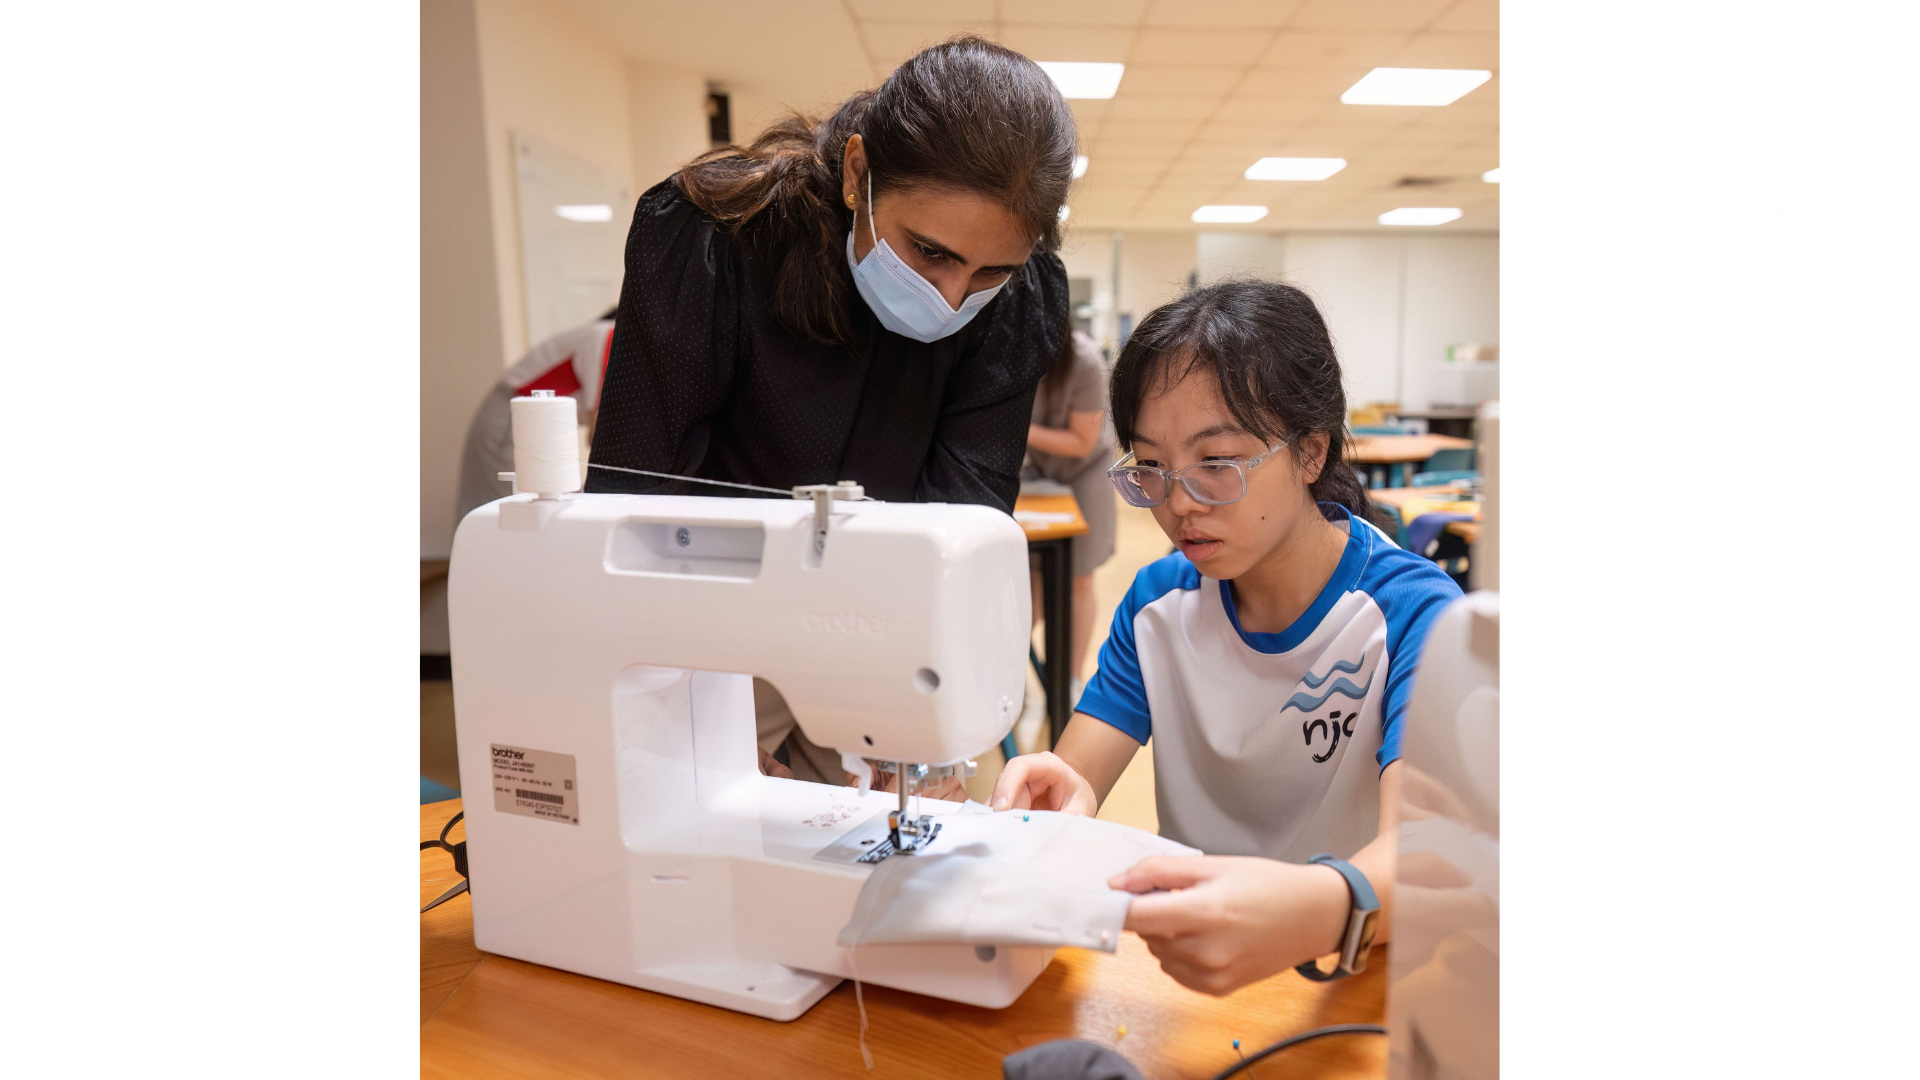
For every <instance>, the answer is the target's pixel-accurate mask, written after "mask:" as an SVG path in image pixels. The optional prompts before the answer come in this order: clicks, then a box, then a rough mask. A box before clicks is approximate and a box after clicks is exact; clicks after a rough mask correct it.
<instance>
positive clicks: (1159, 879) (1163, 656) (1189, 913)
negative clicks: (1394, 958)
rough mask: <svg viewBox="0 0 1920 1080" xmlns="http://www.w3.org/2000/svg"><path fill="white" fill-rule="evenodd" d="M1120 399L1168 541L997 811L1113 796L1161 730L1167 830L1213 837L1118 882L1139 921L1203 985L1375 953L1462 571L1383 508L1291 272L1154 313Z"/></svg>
mask: <svg viewBox="0 0 1920 1080" xmlns="http://www.w3.org/2000/svg"><path fill="white" fill-rule="evenodd" d="M1111 412H1112V416H1113V422H1114V427H1115V430H1116V433H1117V435H1118V438H1119V442H1120V445H1121V446H1122V447H1124V448H1125V449H1126V450H1127V451H1128V454H1127V456H1126V457H1125V458H1123V459H1121V461H1120V463H1119V464H1117V465H1115V466H1114V467H1113V468H1112V469H1111V470H1109V476H1110V478H1111V480H1112V482H1113V484H1114V486H1115V487H1116V488H1117V489H1118V490H1119V492H1120V495H1121V497H1122V498H1124V499H1125V500H1126V501H1127V502H1129V503H1131V504H1132V505H1134V506H1139V507H1146V508H1149V509H1151V510H1152V511H1153V515H1154V518H1155V520H1156V521H1158V522H1159V524H1160V527H1161V528H1162V529H1163V530H1165V532H1166V534H1167V536H1168V538H1169V539H1171V540H1172V541H1173V542H1174V544H1175V547H1176V548H1177V550H1176V551H1175V552H1174V553H1173V554H1171V555H1168V556H1167V557H1166V558H1163V559H1161V560H1159V561H1158V562H1155V563H1152V564H1150V565H1148V566H1147V567H1145V568H1143V569H1142V570H1141V571H1140V573H1139V574H1138V576H1136V577H1135V579H1134V583H1133V587H1132V588H1131V589H1130V590H1129V591H1128V593H1127V596H1126V598H1125V599H1124V600H1122V602H1121V604H1120V607H1119V610H1118V611H1116V612H1115V614H1114V620H1113V627H1112V631H1111V633H1110V635H1109V637H1108V639H1107V642H1106V644H1105V645H1104V646H1102V648H1101V650H1100V666H1099V671H1098V672H1097V673H1096V674H1095V675H1094V677H1093V679H1092V680H1090V681H1089V682H1088V684H1087V687H1086V690H1085V692H1084V693H1083V694H1082V695H1081V697H1080V701H1079V704H1078V707H1077V708H1076V710H1075V713H1074V716H1073V719H1072V720H1071V722H1069V724H1068V725H1067V729H1066V731H1065V732H1064V733H1063V735H1062V736H1061V739H1060V743H1059V745H1058V746H1057V747H1056V748H1055V750H1054V751H1053V752H1052V753H1042V754H1028V755H1023V756H1021V757H1017V758H1015V759H1014V760H1013V761H1012V762H1011V763H1009V764H1008V766H1007V769H1006V771H1005V772H1004V773H1002V774H1001V777H1000V780H999V782H998V784H997V785H996V786H995V788H994V792H993V807H994V808H995V809H1026V808H1039V809H1044V810H1063V811H1068V812H1074V813H1082V814H1093V813H1096V812H1098V810H1099V807H1100V803H1101V801H1102V800H1103V799H1104V798H1105V797H1106V795H1107V792H1108V791H1110V790H1111V789H1112V788H1113V784H1114V782H1115V781H1116V780H1118V779H1119V777H1120V773H1121V771H1122V770H1123V769H1125V768H1126V766H1127V763H1128V762H1129V761H1131V760H1132V758H1133V755H1134V754H1135V753H1136V752H1137V751H1138V750H1139V749H1140V748H1141V747H1142V746H1143V745H1146V744H1147V741H1148V738H1149V736H1151V737H1152V740H1153V741H1152V745H1153V770H1154V783H1155V797H1156V802H1157V805H1158V809H1159V816H1160V832H1161V834H1162V835H1164V836H1167V837H1170V838H1172V839H1175V840H1179V841H1181V842H1183V843H1186V844H1190V845H1192V846H1194V847H1197V848H1199V849H1201V850H1202V851H1205V852H1207V854H1206V855H1204V856H1198V857H1190V858H1154V859H1148V860H1145V861H1144V862H1142V863H1140V864H1139V865H1138V866H1136V867H1134V868H1133V869H1131V870H1129V871H1128V872H1126V873H1125V874H1122V875H1120V876H1119V877H1117V878H1116V879H1115V880H1114V882H1113V886H1114V887H1115V888H1123V889H1126V890H1128V891H1130V892H1135V893H1140V894H1143V895H1139V896H1136V897H1135V899H1134V900H1133V901H1132V904H1131V907H1130V909H1129V913H1128V916H1127V928H1128V929H1130V930H1133V931H1135V932H1137V933H1139V934H1140V935H1141V936H1142V937H1144V938H1145V939H1146V940H1147V942H1148V945H1149V946H1150V947H1151V948H1152V949H1153V951H1154V954H1155V955H1156V956H1158V957H1159V958H1160V961H1161V965H1162V967H1164V968H1165V970H1166V971H1167V973H1168V974H1170V975H1172V976H1173V977H1174V978H1175V979H1178V980H1179V981H1181V982H1182V983H1185V984H1186V985H1188V986H1191V987H1193V988H1195V989H1198V990H1203V991H1207V992H1211V993H1220V994H1223V993H1226V992H1228V991H1230V990H1233V989H1235V988H1236V987H1239V986H1242V985H1245V984H1246V983H1249V982H1252V981H1254V980H1256V979H1260V978H1265V977H1266V976H1268V975H1272V974H1274V973H1276V972H1279V971H1282V970H1284V969H1285V968H1287V967H1298V968H1300V970H1301V972H1302V974H1303V975H1307V976H1308V977H1310V978H1329V977H1338V976H1339V975H1340V974H1343V973H1346V972H1349V971H1352V970H1359V969H1360V967H1364V964H1365V955H1366V950H1367V948H1368V947H1370V945H1371V942H1372V941H1373V940H1374V939H1375V934H1376V930H1384V927H1385V926H1387V925H1389V924H1390V923H1389V916H1390V911H1391V905H1392V898H1393V886H1394V881H1393V876H1394V861H1395V855H1396V852H1395V842H1394V837H1393V834H1394V831H1395V829H1396V828H1397V825H1398V820H1397V818H1398V812H1399V805H1400V801H1399V791H1400V785H1401V784H1402V782H1403V779H1402V775H1401V774H1402V768H1401V767H1400V765H1399V764H1398V763H1397V759H1398V758H1399V748H1400V729H1401V723H1402V721H1403V719H1404V717H1405V715H1406V710H1407V702H1408V699H1409V697H1410V696H1411V690H1412V687H1413V672H1414V669H1415V666H1416V664H1417V663H1418V661H1419V657H1420V646H1421V643H1422V642H1423V641H1424V639H1425V637H1426V632H1427V629H1428V627H1429V626H1430V624H1431V623H1432V620H1433V619H1434V617H1435V616H1437V615H1438V614H1439V613H1440V610H1441V609H1442V608H1443V607H1445V606H1446V604H1447V603H1448V602H1449V601H1451V600H1452V599H1454V598H1455V597H1457V596H1459V595H1460V590H1459V588H1458V587H1457V586H1455V585H1454V583H1453V581H1452V579H1450V578H1448V577H1447V575H1446V574H1445V573H1443V572H1442V571H1441V570H1440V568H1439V567H1437V566H1435V565H1434V564H1433V563H1432V562H1429V561H1428V560H1426V559H1423V558H1420V557H1419V556H1418V555H1415V554H1414V553H1412V552H1407V551H1402V550H1400V549H1399V548H1397V547H1395V546H1394V544H1393V542H1392V541H1391V540H1389V539H1388V538H1387V536H1386V534H1384V533H1382V532H1381V531H1380V530H1379V529H1378V528H1376V527H1374V525H1373V524H1372V523H1371V522H1370V521H1369V520H1368V517H1369V514H1370V507H1369V504H1368V501H1367V495H1366V490H1365V489H1364V488H1363V487H1362V486H1361V484H1360V482H1359V480H1358V478H1357V477H1356V476H1355V474H1354V472H1353V468H1352V466H1351V465H1350V464H1349V463H1348V462H1347V461H1346V460H1345V454H1344V451H1345V448H1346V434H1345V418H1346V397H1345V394H1344V392H1343V391H1342V389H1341V374H1340V365H1339V362H1338V360H1337V359H1336V358H1335V355H1334V350H1333V343H1332V340H1331V339H1330V337H1329V336H1328V334H1327V328H1326V324H1325V322H1324V321H1323V320H1322V319H1321V317H1320V313H1319V311H1318V310H1317V309H1316V308H1315V307H1314V305H1313V302H1312V300H1310V299H1309V298H1308V297H1307V296H1306V295H1305V294H1304V293H1302V292H1300V291H1299V290H1298V289H1295V288H1292V287H1290V286H1287V285H1281V284H1277V283H1273V282H1265V281H1257V280H1242V281H1230V282H1225V283H1222V284H1217V285H1212V286H1209V287H1207V288H1203V289H1197V290H1193V291H1190V292H1189V293H1187V294H1186V295H1185V296H1183V297H1181V298H1180V299H1179V300H1177V301H1175V302H1173V303H1171V304H1168V305H1166V306H1165V307H1162V308H1160V309H1158V310H1156V311H1154V312H1153V313H1152V314H1151V315H1149V316H1148V317H1147V318H1146V320H1145V321H1143V322H1142V323H1141V324H1140V326H1139V328H1138V329H1137V330H1135V331H1134V333H1133V336H1132V337H1131V338H1130V339H1129V340H1128V342H1127V345H1126V348H1125V349H1124V350H1122V352H1121V354H1120V359H1119V360H1118V362H1117V363H1116V364H1115V366H1114V371H1113V376H1112V391H1111ZM1319 864H1324V865H1319ZM1362 939H1364V940H1362ZM1378 939H1379V940H1384V933H1379V934H1378ZM1329 953H1339V954H1341V960H1340V961H1339V962H1338V963H1337V964H1336V965H1335V967H1334V969H1333V970H1332V971H1331V972H1327V971H1323V970H1322V969H1321V968H1319V967H1315V966H1314V959H1315V958H1316V957H1321V956H1324V955H1327V954H1329ZM1356 964H1357V965H1359V966H1355V965H1356Z"/></svg>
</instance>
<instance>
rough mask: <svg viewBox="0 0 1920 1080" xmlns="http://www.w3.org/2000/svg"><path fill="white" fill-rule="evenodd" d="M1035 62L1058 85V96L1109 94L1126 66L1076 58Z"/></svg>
mask: <svg viewBox="0 0 1920 1080" xmlns="http://www.w3.org/2000/svg"><path fill="white" fill-rule="evenodd" d="M1037 63H1039V65H1040V70H1041V71H1044V72H1046V73H1047V78H1049V79H1052V80H1053V85H1055V86H1057V87H1059V88H1060V96H1061V97H1070V98H1110V97H1112V96H1113V92H1114V91H1115V90H1118V89H1120V76H1121V75H1123V74H1125V72H1126V70H1127V65H1125V64H1083V63H1081V62H1079V61H1077V60H1040V61H1037Z"/></svg>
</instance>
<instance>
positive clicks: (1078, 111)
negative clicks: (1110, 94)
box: [1067, 98, 1113, 132]
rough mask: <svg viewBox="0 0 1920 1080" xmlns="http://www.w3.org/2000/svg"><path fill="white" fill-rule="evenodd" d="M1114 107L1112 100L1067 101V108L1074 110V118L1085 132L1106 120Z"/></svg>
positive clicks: (1084, 99)
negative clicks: (1110, 109)
mask: <svg viewBox="0 0 1920 1080" xmlns="http://www.w3.org/2000/svg"><path fill="white" fill-rule="evenodd" d="M1112 105H1113V99H1111V98H1070V99H1068V101H1067V108H1069V109H1072V110H1073V118H1074V120H1075V121H1076V122H1078V123H1079V125H1080V128H1081V130H1082V131H1083V132H1084V131H1086V130H1087V129H1089V128H1092V127H1095V126H1098V125H1099V123H1100V121H1102V120H1105V119H1106V118H1107V110H1108V108H1110V107H1111V106H1112Z"/></svg>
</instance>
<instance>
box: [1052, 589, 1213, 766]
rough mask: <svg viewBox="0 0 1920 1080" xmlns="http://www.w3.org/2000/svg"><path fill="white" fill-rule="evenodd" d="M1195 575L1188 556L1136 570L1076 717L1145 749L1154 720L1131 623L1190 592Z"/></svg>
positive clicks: (1076, 709)
mask: <svg viewBox="0 0 1920 1080" xmlns="http://www.w3.org/2000/svg"><path fill="white" fill-rule="evenodd" d="M1199 576H1200V572H1199V571H1198V570H1195V569H1194V568H1193V564H1192V563H1190V562H1188V561H1187V557H1186V556H1185V555H1181V554H1179V553H1178V552H1175V553H1174V554H1172V555H1168V556H1167V557H1165V558H1163V559H1160V560H1158V561H1156V562H1151V563H1148V564H1147V565H1146V566H1143V567H1141V568H1140V572H1139V573H1138V574H1135V575H1134V577H1133V586H1132V587H1131V588H1129V589H1128V590H1127V595H1126V596H1124V597H1122V598H1121V600H1120V607H1119V608H1118V609H1117V610H1115V611H1114V613H1113V628H1112V629H1111V630H1109V631H1108V632H1107V641H1106V644H1104V645H1102V646H1100V670H1098V671H1096V672H1094V673H1093V678H1092V679H1091V680H1090V681H1088V683H1087V687H1086V689H1085V690H1083V691H1081V693H1080V703H1079V704H1078V705H1076V706H1074V711H1075V712H1083V713H1086V714H1087V715H1088V716H1091V717H1093V718H1094V719H1096V720H1101V721H1105V722H1106V723H1108V724H1111V725H1113V726H1114V727H1116V728H1119V729H1120V730H1121V731H1124V732H1126V733H1127V734H1128V735H1129V736H1131V737H1132V738H1133V741H1135V742H1137V743H1139V744H1141V745H1142V746H1145V745H1146V742H1147V738H1148V736H1150V735H1152V734H1153V716H1152V713H1151V712H1150V711H1149V709H1148V707H1147V684H1146V679H1145V678H1144V677H1142V676H1141V674H1140V654H1139V652H1138V651H1137V649H1136V646H1135V643H1134V636H1133V620H1134V618H1135V617H1136V616H1138V615H1139V614H1140V609H1141V608H1143V607H1146V606H1147V605H1148V604H1151V603H1153V602H1154V601H1155V600H1158V599H1160V598H1161V597H1162V596H1165V595H1166V594H1167V593H1169V592H1172V591H1173V590H1174V589H1178V588H1182V587H1187V588H1191V587H1193V585H1194V584H1197V583H1198V579H1199Z"/></svg>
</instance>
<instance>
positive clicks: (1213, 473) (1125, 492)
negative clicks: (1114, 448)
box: [1107, 439, 1293, 507]
mask: <svg viewBox="0 0 1920 1080" xmlns="http://www.w3.org/2000/svg"><path fill="white" fill-rule="evenodd" d="M1292 441H1293V440H1292V439H1283V440H1281V442H1280V443H1279V444H1278V445H1276V446H1270V447H1268V448H1267V452H1266V453H1264V454H1261V455H1260V456H1259V457H1251V458H1233V459H1223V460H1217V461H1198V462H1195V463H1193V464H1192V465H1189V466H1187V467H1186V468H1184V469H1174V470H1172V471H1168V470H1166V469H1158V468H1155V467H1153V466H1152V465H1127V464H1124V463H1125V462H1126V460H1127V458H1131V457H1132V456H1133V454H1132V453H1131V452H1129V453H1128V454H1127V457H1124V458H1121V459H1120V460H1121V462H1122V464H1119V465H1115V466H1114V467H1113V468H1111V469H1108V470H1107V479H1109V480H1112V481H1113V486H1114V487H1116V488H1118V489H1119V490H1120V497H1121V498H1123V499H1125V500H1127V505H1129V506H1141V507H1146V506H1159V505H1160V504H1161V503H1163V502H1166V501H1167V499H1168V497H1169V496H1171V495H1172V494H1173V482H1174V481H1175V480H1178V481H1180V485H1181V486H1182V487H1184V488H1186V489H1187V494H1189V495H1191V496H1193V498H1194V500H1195V501H1196V502H1203V503H1206V504H1207V505H1208V506H1225V505H1226V504H1228V503H1231V502H1239V501H1240V500H1241V499H1242V498H1243V497H1245V496H1246V494H1247V470H1248V469H1251V468H1253V467H1254V466H1255V465H1258V464H1260V463H1261V462H1263V461H1265V460H1267V459H1268V458H1270V457H1272V456H1273V455H1275V454H1277V453H1279V452H1280V451H1281V449H1283V448H1284V447H1285V446H1286V445H1287V443H1289V442H1292Z"/></svg>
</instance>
